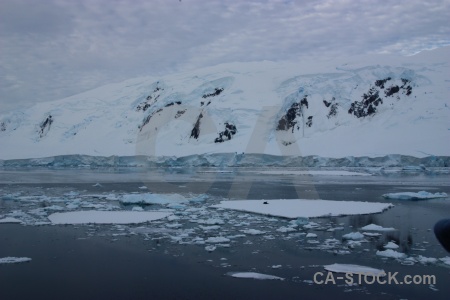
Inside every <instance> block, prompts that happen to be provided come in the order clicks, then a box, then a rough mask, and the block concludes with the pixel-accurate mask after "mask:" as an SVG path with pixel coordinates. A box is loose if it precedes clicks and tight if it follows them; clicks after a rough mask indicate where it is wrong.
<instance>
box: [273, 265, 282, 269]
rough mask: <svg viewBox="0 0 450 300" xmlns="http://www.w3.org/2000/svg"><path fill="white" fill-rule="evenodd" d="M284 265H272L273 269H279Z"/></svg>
mask: <svg viewBox="0 0 450 300" xmlns="http://www.w3.org/2000/svg"><path fill="white" fill-rule="evenodd" d="M281 267H282V265H273V266H272V269H279V268H281Z"/></svg>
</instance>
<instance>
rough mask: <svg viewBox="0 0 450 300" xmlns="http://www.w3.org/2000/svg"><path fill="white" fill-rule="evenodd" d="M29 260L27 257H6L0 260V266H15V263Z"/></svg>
mask: <svg viewBox="0 0 450 300" xmlns="http://www.w3.org/2000/svg"><path fill="white" fill-rule="evenodd" d="M30 260H31V258H29V257H13V256H8V257H3V258H0V264H16V263H22V262H27V261H30Z"/></svg>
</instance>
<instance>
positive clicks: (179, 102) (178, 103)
mask: <svg viewBox="0 0 450 300" xmlns="http://www.w3.org/2000/svg"><path fill="white" fill-rule="evenodd" d="M175 104H177V105H180V104H181V101H175V102H170V103H167V104H166V105H165V106H164V107H169V106H172V105H175Z"/></svg>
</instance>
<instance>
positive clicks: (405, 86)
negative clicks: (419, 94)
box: [401, 78, 412, 96]
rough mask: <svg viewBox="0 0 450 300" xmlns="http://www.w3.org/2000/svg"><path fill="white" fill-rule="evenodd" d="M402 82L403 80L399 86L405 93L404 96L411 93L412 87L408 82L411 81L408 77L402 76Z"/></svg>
mask: <svg viewBox="0 0 450 300" xmlns="http://www.w3.org/2000/svg"><path fill="white" fill-rule="evenodd" d="M402 82H403V85H402V86H401V88H402V89H403V93H404V94H406V96H409V95H411V93H412V87H411V85H410V84H409V83H410V82H411V81H410V80H408V79H404V78H402Z"/></svg>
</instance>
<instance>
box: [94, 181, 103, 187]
mask: <svg viewBox="0 0 450 300" xmlns="http://www.w3.org/2000/svg"><path fill="white" fill-rule="evenodd" d="M93 186H95V187H99V186H102V185H101V184H100V183H98V182H97V183H96V184H94V185H93Z"/></svg>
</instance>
